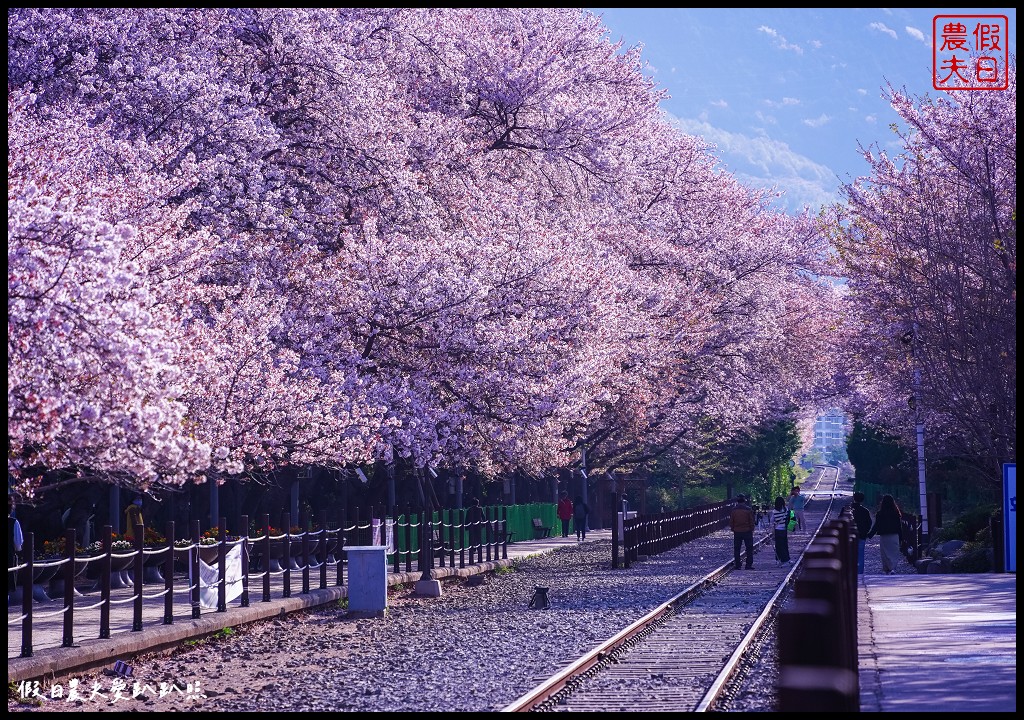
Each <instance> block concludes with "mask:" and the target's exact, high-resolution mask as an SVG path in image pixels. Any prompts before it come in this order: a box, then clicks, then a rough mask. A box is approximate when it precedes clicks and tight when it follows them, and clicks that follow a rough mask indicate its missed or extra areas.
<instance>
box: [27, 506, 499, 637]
mask: <svg viewBox="0 0 1024 720" xmlns="http://www.w3.org/2000/svg"><path fill="white" fill-rule="evenodd" d="M370 515H371V517H369V518H365V519H360V517H359V513H358V511H357V512H356V518H355V520H354V521H353V522H352V523H351V524H350V523H348V522H347V520H346V519H345V518H341V519H340V520H339V521H338V522H335V523H328V521H327V517H326V515H325V514H321V516H320V518H319V521H318V522H317V523H315V524H313V523H311V522H310V520H309V519H308V518H307V519H303V521H302V523H301V525H300V526H292V525H291V518H290V516H289V515H288V514H287V513H285V514H284V515H283V517H282V521H281V524H282V526H283V529H282V530H277V529H275V528H274V527H272V526H271V524H270V518H269V516H267V515H263V516H262V517H261V518H260V520H259V523H258V525H256V526H255V527H250V526H249V519H248V517H246V516H242V518H241V527H242V528H245V529H246V530H245V532H244V533H243V534H241V535H228V534H227V532H226V521H225V519H224V518H221V521H220V525H219V527H218V528H217V529H216V530H217V533H216V537H209V535H210V533H209V532H208V533H206V536H204V535H201V534H200V530H199V521H198V520H197V521H194V522H193V523H192V527H191V528H190V532H189V538H188V539H187V540H175V539H174V538H175V532H176V528H175V525H174V523H173V522H169V523H167V525H166V528H165V537H164V539H163V542H162V543H161V544H160V545H153V544H149V545H147V544H146V543H145V530H144V528H143V526H141V525H138V526H136V527H135V528H134V529H133V530H134V532H133V535H134V538H133V539H132V540H131V541H130V543H126V542H125V541H124V540H115V539H114V538H115V536H114V535H113V534H112V532H111V530H112V528H111V526H109V525H108V526H105V527H104V528H103V535H102V539H101V540H100V542H99V547H98V548H96V550H98V552H92V553H90V554H88V555H85V554H83V551H82V549H80V548H77V547H76V538H77V533H76V530H75V529H74V528H69V529H68V530H66V531H65V534H64V537H63V548H62V550H63V552H62V553H61V557H59V558H47V559H37V558H36V547H35V538H34V535H33V533H26V534H25V542H24V545H23V547H22V553H21V555H22V556H23V557H24V558H25V560H24V562H20V563H19V564H16V565H15V566H13V567H9V568H8V604H10V603H11V600H12V597H16V596H12V595H11V587H12V585H13V584H14V583H12V580H13V579H14V578H17V583H16V584H17V586H18V590H19V591H20V600H21V608H22V612H21V615H20V616H19V617H18V618H16V619H11V620H9V622H10V623H11V624H13V623H14V622H18V623H20V624H21V629H22V642H21V657H31V656H32V652H33V638H32V628H33V621H36V620H42V619H45V618H50V617H56V616H63V618H62V620H63V637H62V643H61V644H62V646H63V647H72V646H73V645H74V642H75V635H76V630H77V631H78V632H81V631H82V626H83V625H84V624H85V623H82V622H81V614H82V613H85V612H87V611H93V610H98V611H99V618H98V623H97V624H98V637H99V638H109V637H110V625H111V618H110V613H111V608H112V607H113V606H115V605H121V604H128V603H131V604H132V630H133V631H141V630H142V629H143V603H144V601H145V600H159V599H161V598H162V599H163V618H162V623H163V624H165V625H170V624H173V622H174V617H175V607H176V606H175V594H176V593H177V595H178V597H179V600H178V605H177V607H178V609H179V611H180V610H181V600H180V598H181V596H182V595H183V594H185V597H186V598H187V599H186V600H185V603H187V606H186V607H187V608H190V610H191V613H190V614H191V617H192V618H198V617H200V615H201V613H202V610H203V609H204V608H207V609H208V610H212V609H214V606H215V610H216V612H226V611H227V609H228V604H229V602H236V603H237V605H238V606H240V607H248V606H249V603H250V600H251V599H252V598H253V596H255V597H256V598H257V599H258V601H260V602H270V601H271V599H272V589H276V590H277V591H278V592H279V593H280V595H279V597H284V598H287V597H291V595H292V590H293V588H292V586H293V575H294V574H299V575H301V584H302V589H301V592H302V593H303V594H307V593H309V592H310V591H311V588H312V587H313V586H314V585H316V586H317V587H319V588H320V589H326V588H327V587H328V586H329V585H334V586H339V587H340V586H343V585H344V584H345V566H346V563H347V558H346V552H345V548H346V547H349V546H353V545H366V544H387V545H388V555H389V562H390V563H393V567H394V571H395V572H396V573H398V572H402V566H403V565H404V568H405V571H407V572H410V571H413V567H414V565H415V570H416V571H417V572H429V570H430V569H432V568H434V567H435V566H440V567H445V566H449V567H455V566H456V564H458V566H459V567H465V566H466V565H467V564H473V563H474V562H483V561H485V560H486V561H491V560H492V558H493V560H498V559H507V558H508V542H509V538H510V536H511V533H509V532H508V530H507V528H508V522H507V516H506V511H505V509H504V508H493V509H488V510H485V513H484V519H483V520H479V521H476V522H467V520H466V511H465V510H451V511H444V512H441V513H434V512H422V511H421V512H420V513H418V514H413V513H412V512H410V511H409V510H407V511H406V512H405V513H404V514H403V515H400V516H399V517H398V518H396V519H395V520H393V521H392V520H391V519H389V518H381V519H380V520H379V521H378V520H374V519H373V513H372V512H371V513H370ZM115 543H116V544H117V545H116V546H115ZM122 544H124V545H126V547H120V546H121V545H122ZM235 548H238V550H237V552H235V554H234V555H233V556H232V562H229V561H228V557H229V555H230V554H232V552H233V551H234V550H235ZM414 558H415V562H414ZM214 573H215V574H214ZM229 573H230V574H229ZM274 578H278V579H279V580H280V583H279V584H278V583H272V582H271V580H272V579H274ZM229 586H230V588H231V589H232V592H231V593H230V594H231V595H234V596H236V597H233V598H232V599H231V600H230V601H229V600H228V595H229ZM154 587H156V588H159V589H154ZM123 589H127V590H128V592H127V593H118V594H124V595H126V596H125V597H116V598H115V597H114V596H112V591H115V590H123ZM147 590H152V592H149V594H147V593H146V591H147ZM97 596H98V598H99V599H98V600H97V599H96V598H97ZM204 599H205V600H208V602H205V603H204V602H203V601H202V600H204ZM54 600H57V601H60V602H61V603H62V607H60V609H57V610H47V611H45V612H42V613H37V612H35V610H34V605H35V604H36V603H47V604H49V603H50V602H52V601H54ZM15 602H16V600H15ZM76 615H77V617H78V618H79V623H78V625H77V626H76ZM179 617H180V616H179ZM90 622H91V621H90Z"/></svg>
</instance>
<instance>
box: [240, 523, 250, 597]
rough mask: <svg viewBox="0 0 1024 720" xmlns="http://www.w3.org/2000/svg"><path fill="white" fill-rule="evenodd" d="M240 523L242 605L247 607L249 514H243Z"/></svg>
mask: <svg viewBox="0 0 1024 720" xmlns="http://www.w3.org/2000/svg"><path fill="white" fill-rule="evenodd" d="M241 523H242V532H241V533H239V535H238V537H239V540H240V541H241V543H242V607H249V516H248V515H243V516H242V517H241Z"/></svg>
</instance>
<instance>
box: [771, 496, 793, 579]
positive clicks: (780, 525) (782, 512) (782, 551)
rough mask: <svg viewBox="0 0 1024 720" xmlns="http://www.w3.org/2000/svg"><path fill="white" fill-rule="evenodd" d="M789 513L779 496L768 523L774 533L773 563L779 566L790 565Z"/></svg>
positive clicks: (784, 502)
mask: <svg viewBox="0 0 1024 720" xmlns="http://www.w3.org/2000/svg"><path fill="white" fill-rule="evenodd" d="M790 513H792V510H790V509H789V508H788V507H786V501H785V499H783V497H782V496H781V495H780V496H779V497H777V498H775V510H773V511H772V515H771V520H770V522H771V526H772V528H773V529H774V532H775V535H774V540H775V562H776V564H778V565H780V566H781V565H789V564H791V563H792V560H790V559H789V530H788V526H789V520H790Z"/></svg>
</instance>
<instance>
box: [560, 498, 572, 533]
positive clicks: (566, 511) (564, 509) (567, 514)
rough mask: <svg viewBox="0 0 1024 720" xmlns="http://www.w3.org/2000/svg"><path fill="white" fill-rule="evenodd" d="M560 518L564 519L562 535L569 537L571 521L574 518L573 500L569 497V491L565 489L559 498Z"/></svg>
mask: <svg viewBox="0 0 1024 720" xmlns="http://www.w3.org/2000/svg"><path fill="white" fill-rule="evenodd" d="M558 519H559V520H561V521H562V537H564V538H567V537H569V521H570V520H572V500H570V499H569V493H568V492H566V491H565V490H563V491H562V496H561V497H560V498H558Z"/></svg>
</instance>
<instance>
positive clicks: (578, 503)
mask: <svg viewBox="0 0 1024 720" xmlns="http://www.w3.org/2000/svg"><path fill="white" fill-rule="evenodd" d="M588 515H590V507H589V506H588V505H587V504H586V503H585V502H583V498H582V497H580V496H579V495H577V496H576V500H575V501H574V502H573V504H572V521H573V525H575V526H576V539H577V540H579V541H580V542H582V541H583V540H586V539H587V516H588Z"/></svg>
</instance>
